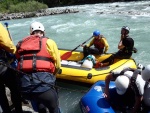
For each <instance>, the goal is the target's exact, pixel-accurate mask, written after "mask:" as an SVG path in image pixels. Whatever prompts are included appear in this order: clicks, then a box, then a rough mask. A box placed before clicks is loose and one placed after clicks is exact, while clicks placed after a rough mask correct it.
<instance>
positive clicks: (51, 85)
mask: <svg viewBox="0 0 150 113" xmlns="http://www.w3.org/2000/svg"><path fill="white" fill-rule="evenodd" d="M8 59H10V60H8ZM14 59H16V60H17V61H18V64H17V67H16V69H14V67H12V63H13V62H14ZM60 67H61V63H60V55H59V51H58V47H57V45H56V43H55V42H54V41H53V40H51V39H49V38H47V37H46V36H45V28H44V26H43V24H41V23H40V22H33V23H32V24H31V26H30V35H29V36H27V37H25V38H23V39H22V40H21V41H19V42H18V44H17V46H15V45H14V44H13V42H12V40H11V38H10V35H9V32H8V29H7V30H6V28H5V27H4V26H3V25H2V24H0V106H1V108H2V110H3V113H12V111H11V109H10V107H9V102H8V100H7V96H6V91H5V87H8V88H9V89H10V92H11V100H12V103H13V105H14V107H15V113H23V110H22V98H25V99H27V100H30V101H31V102H33V103H34V104H36V107H37V111H38V112H39V113H47V109H48V111H49V113H60V109H59V101H58V93H57V90H56V87H55V81H56V76H55V74H56V73H57V72H58V71H59V69H60ZM20 86H21V87H20Z"/></svg>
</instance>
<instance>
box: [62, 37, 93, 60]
mask: <svg viewBox="0 0 150 113" xmlns="http://www.w3.org/2000/svg"><path fill="white" fill-rule="evenodd" d="M91 38H93V36H91V37H90V38H89V39H87V40H86V41H84V42H83V43H82V44H80V45H78V46H77V47H76V48H74V49H73V50H71V51H69V52H66V53H65V54H63V55H62V56H61V59H62V60H67V59H68V58H69V57H70V56H71V55H72V52H73V51H75V50H76V49H77V48H78V47H80V46H81V45H83V44H85V43H86V42H87V41H89V40H90V39H91Z"/></svg>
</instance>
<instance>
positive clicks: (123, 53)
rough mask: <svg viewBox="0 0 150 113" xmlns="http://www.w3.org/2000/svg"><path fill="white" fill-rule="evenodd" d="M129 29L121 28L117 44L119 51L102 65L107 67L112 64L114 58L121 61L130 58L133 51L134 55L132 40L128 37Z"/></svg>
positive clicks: (134, 49)
mask: <svg viewBox="0 0 150 113" xmlns="http://www.w3.org/2000/svg"><path fill="white" fill-rule="evenodd" d="M129 32H130V28H129V27H128V26H123V27H122V28H121V37H120V41H119V44H118V49H119V51H118V52H116V53H115V54H113V55H111V56H110V57H109V58H108V59H106V60H104V61H103V62H102V63H105V65H106V63H107V65H110V64H113V62H114V59H115V58H119V59H123V58H130V57H131V56H132V53H133V51H134V52H135V53H136V52H137V50H136V48H135V47H134V40H133V38H131V37H130V36H129Z"/></svg>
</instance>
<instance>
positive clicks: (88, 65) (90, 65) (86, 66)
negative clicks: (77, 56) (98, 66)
mask: <svg viewBox="0 0 150 113" xmlns="http://www.w3.org/2000/svg"><path fill="white" fill-rule="evenodd" d="M81 67H85V68H90V69H92V67H93V62H92V61H89V60H87V59H86V60H84V62H83V64H82V66H81Z"/></svg>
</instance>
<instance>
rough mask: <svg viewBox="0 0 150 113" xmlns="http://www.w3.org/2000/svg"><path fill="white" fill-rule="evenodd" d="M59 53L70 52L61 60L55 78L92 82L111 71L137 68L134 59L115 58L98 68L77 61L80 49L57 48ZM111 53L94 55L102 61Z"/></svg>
mask: <svg viewBox="0 0 150 113" xmlns="http://www.w3.org/2000/svg"><path fill="white" fill-rule="evenodd" d="M59 51H60V55H61V56H63V55H64V54H66V53H70V56H68V57H67V58H68V59H65V60H64V59H63V60H61V70H62V71H61V73H60V74H57V76H56V77H57V78H59V79H62V80H69V81H76V82H82V83H89V84H94V83H95V82H97V81H98V80H105V77H106V76H107V75H108V74H109V73H110V72H111V71H120V70H122V69H124V68H126V67H131V68H135V69H136V68H137V67H136V62H135V61H134V59H132V58H130V59H115V62H114V63H113V64H112V65H109V66H106V67H99V68H92V69H90V68H84V67H81V64H79V63H78V61H80V60H82V59H83V52H81V51H73V52H72V51H69V50H63V49H59ZM66 55H67V54H66ZM111 55H112V54H111V53H110V54H103V55H101V56H99V55H97V56H95V57H96V59H97V60H98V61H100V62H101V61H103V60H105V59H107V58H108V57H110V56H111Z"/></svg>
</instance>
